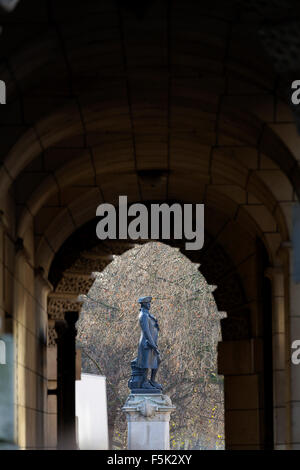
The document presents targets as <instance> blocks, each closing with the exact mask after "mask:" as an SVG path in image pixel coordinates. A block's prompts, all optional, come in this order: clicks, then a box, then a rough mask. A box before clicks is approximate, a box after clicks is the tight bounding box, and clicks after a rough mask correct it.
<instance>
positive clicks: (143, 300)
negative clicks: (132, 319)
mask: <svg viewBox="0 0 300 470" xmlns="http://www.w3.org/2000/svg"><path fill="white" fill-rule="evenodd" d="M151 300H152V297H151V296H150V295H148V296H146V297H140V298H139V300H138V303H139V304H140V305H141V308H142V307H143V308H146V309H147V310H150V307H151Z"/></svg>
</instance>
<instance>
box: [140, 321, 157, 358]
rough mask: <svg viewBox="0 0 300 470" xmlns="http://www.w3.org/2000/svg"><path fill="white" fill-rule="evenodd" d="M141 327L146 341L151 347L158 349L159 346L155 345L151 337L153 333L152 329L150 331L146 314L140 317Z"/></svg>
mask: <svg viewBox="0 0 300 470" xmlns="http://www.w3.org/2000/svg"><path fill="white" fill-rule="evenodd" d="M140 326H141V329H142V332H143V333H144V336H145V338H146V340H147V341H148V343H149V345H150V347H152V348H153V349H157V346H156V344H155V341H154V339H153V338H152V335H151V332H150V329H149V324H148V318H147V316H146V315H144V314H141V315H140Z"/></svg>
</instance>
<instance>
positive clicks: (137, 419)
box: [122, 393, 175, 450]
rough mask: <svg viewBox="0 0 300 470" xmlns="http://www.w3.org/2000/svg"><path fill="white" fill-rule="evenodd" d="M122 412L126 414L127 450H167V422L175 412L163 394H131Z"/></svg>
mask: <svg viewBox="0 0 300 470" xmlns="http://www.w3.org/2000/svg"><path fill="white" fill-rule="evenodd" d="M122 409H123V411H124V412H125V413H126V418H127V423H128V426H127V429H128V438H127V440H128V446H127V447H128V449H129V450H168V449H169V448H170V437H169V421H170V414H171V412H172V411H174V410H175V406H174V405H172V402H171V399H170V398H169V397H168V396H167V395H163V394H157V393H156V394H150V393H145V394H142V393H139V394H134V393H131V394H130V395H129V397H128V398H127V401H126V403H125V405H124V406H123V408H122Z"/></svg>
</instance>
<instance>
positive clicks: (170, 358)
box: [77, 242, 224, 449]
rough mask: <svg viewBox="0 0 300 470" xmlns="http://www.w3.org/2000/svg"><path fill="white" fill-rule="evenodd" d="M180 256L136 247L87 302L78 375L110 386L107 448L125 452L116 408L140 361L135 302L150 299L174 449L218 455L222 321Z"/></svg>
mask: <svg viewBox="0 0 300 470" xmlns="http://www.w3.org/2000/svg"><path fill="white" fill-rule="evenodd" d="M198 268H199V266H197V265H195V264H193V263H191V261H190V260H188V259H187V258H186V257H185V256H184V255H183V254H182V253H181V252H180V251H179V250H178V249H175V248H171V247H169V246H167V245H164V244H162V243H158V242H150V243H147V244H143V245H138V244H137V245H136V246H135V247H134V248H133V249H131V250H129V251H127V252H126V253H124V254H123V255H122V256H116V257H114V259H113V261H112V262H111V263H110V264H109V265H108V266H107V267H106V269H105V270H103V271H102V272H101V273H96V274H95V282H94V284H93V286H92V287H91V289H90V291H89V293H88V295H87V296H85V298H84V304H83V308H82V313H81V316H80V319H79V321H78V324H77V328H78V336H77V337H78V344H79V346H80V348H81V349H82V369H83V372H88V373H94V374H101V375H104V376H106V380H107V402H108V422H109V434H110V442H111V447H113V448H126V419H125V415H124V413H122V411H121V407H122V406H123V405H124V403H125V401H126V398H127V396H128V393H129V389H128V385H127V382H128V379H129V378H130V373H131V369H130V361H131V360H132V359H134V358H135V357H136V355H137V347H138V341H139V336H140V327H139V323H138V314H139V305H138V303H137V299H138V298H139V297H140V296H144V295H151V296H152V297H153V300H152V303H151V313H152V314H153V315H154V316H156V317H157V319H158V322H159V326H160V336H159V340H158V347H159V349H160V351H161V357H162V363H161V365H160V369H159V372H158V377H157V380H158V381H159V382H160V383H161V384H162V385H163V386H164V393H166V394H168V395H169V396H170V397H171V399H172V401H173V403H174V404H175V405H176V411H175V412H174V413H173V414H172V416H171V422H170V436H171V448H174V449H179V448H202V449H204V448H208V449H211V448H223V436H224V430H223V380H222V377H220V376H218V375H217V354H216V348H217V343H218V341H219V340H220V321H219V320H220V318H221V316H222V315H221V314H220V313H219V312H218V310H217V306H216V304H215V301H214V298H213V294H212V290H213V289H214V286H209V285H208V284H207V282H206V280H205V278H204V277H203V276H202V274H201V273H200V272H199V269H198Z"/></svg>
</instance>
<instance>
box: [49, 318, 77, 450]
mask: <svg viewBox="0 0 300 470" xmlns="http://www.w3.org/2000/svg"><path fill="white" fill-rule="evenodd" d="M77 320H78V312H66V313H65V322H63V321H57V322H56V324H55V329H56V332H57V448H58V449H67V450H71V449H76V448H77V444H76V419H75V379H76V363H75V360H76V359H75V358H76V333H77V331H76V328H75V323H76V321H77Z"/></svg>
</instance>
